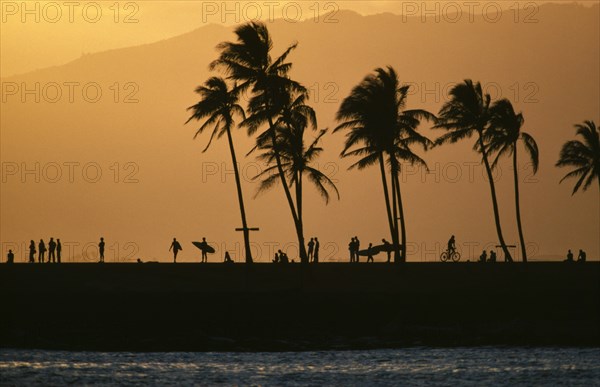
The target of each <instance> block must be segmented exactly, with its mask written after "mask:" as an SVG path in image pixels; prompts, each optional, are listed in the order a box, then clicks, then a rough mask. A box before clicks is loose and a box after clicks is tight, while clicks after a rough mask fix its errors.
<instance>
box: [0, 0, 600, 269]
mask: <svg viewBox="0 0 600 387" xmlns="http://www.w3.org/2000/svg"><path fill="white" fill-rule="evenodd" d="M548 3H550V2H539V1H538V2H522V3H521V5H522V6H523V7H524V8H517V7H515V5H514V4H515V2H494V1H484V2H473V3H470V2H453V1H444V2H428V3H427V4H428V5H427V7H429V8H422V4H424V3H423V2H420V1H417V2H411V1H406V2H402V1H337V2H311V1H306V2H292V1H287V2H267V1H265V2H263V1H259V2H239V3H236V2H227V4H228V5H227V7H231V8H228V9H223V8H222V7H223V4H224V3H223V2H221V1H217V2H206V1H205V2H197V1H173V2H162V1H139V2H125V1H123V2H118V3H116V4H117V6H116V7H115V3H113V2H109V1H107V2H74V3H69V4H71V5H68V6H67V5H65V3H64V2H49V1H41V2H20V1H18V2H13V1H1V10H2V20H1V21H2V23H1V34H0V43H1V52H0V58H1V59H0V61H1V62H0V66H1V73H0V75H1V76H2V105H1V109H2V110H1V113H2V114H0V116H1V118H0V120H1V121H0V123H1V126H0V130H1V132H0V133H1V143H0V150H1V161H2V182H1V190H0V192H1V202H0V226H1V227H0V232H1V235H0V241H1V243H2V257H3V259H4V257H5V256H6V251H7V250H8V248H13V249H16V250H17V251H18V255H17V260H21V259H23V258H22V257H23V256H24V244H25V243H28V241H29V240H30V239H33V240H36V241H38V240H39V239H40V238H44V239H45V240H48V239H49V238H50V237H51V236H54V237H59V238H61V236H62V240H63V241H67V242H69V243H72V246H74V247H73V257H74V259H82V256H85V255H86V254H87V252H88V251H91V252H92V253H90V254H91V255H93V256H94V257H95V255H94V254H95V252H94V251H95V250H94V249H95V246H96V244H97V242H98V239H99V238H100V236H105V237H106V238H107V241H108V246H110V248H112V249H113V253H111V254H113V256H114V257H116V258H115V260H119V259H120V260H132V259H134V258H137V257H142V258H144V259H153V260H169V253H168V251H167V250H168V246H169V243H170V240H171V239H172V238H173V236H176V237H178V239H180V240H181V241H182V242H183V246H184V251H183V252H182V261H194V260H197V259H198V254H197V253H196V251H194V250H193V249H194V248H193V246H191V245H190V243H189V242H190V241H192V240H200V239H201V237H202V236H206V237H207V239H208V240H209V241H210V242H211V243H212V244H213V245H215V246H217V247H218V249H217V250H218V253H217V254H216V255H215V256H213V260H215V261H216V260H221V259H222V257H221V255H222V253H223V250H236V251H237V252H238V253H235V252H234V259H236V260H240V257H239V243H240V242H241V239H242V238H241V233H236V232H235V231H234V228H235V227H240V219H239V211H238V207H237V201H236V200H237V199H236V197H235V183H234V180H233V177H232V175H231V166H230V163H231V159H230V157H229V152H228V148H227V145H226V141H225V139H221V140H219V141H217V142H216V143H214V144H213V145H212V146H211V149H209V151H207V152H206V153H202V150H203V149H204V147H205V145H206V143H207V141H208V137H207V135H202V136H199V138H198V139H196V140H193V139H192V138H193V135H194V133H195V130H196V129H197V128H198V127H199V124H197V123H193V124H188V125H184V122H185V121H186V120H187V118H188V117H189V112H187V111H186V108H187V107H188V106H191V105H192V104H194V103H195V102H197V95H195V94H194V93H193V90H194V88H195V87H196V86H198V85H199V84H201V83H202V82H204V81H205V80H206V79H208V77H209V76H212V75H215V74H214V73H210V72H209V71H208V64H209V63H210V62H211V61H212V60H214V59H215V58H216V56H217V52H216V51H215V46H216V45H217V44H218V43H220V42H221V41H224V40H233V39H234V35H233V33H232V29H233V26H234V25H236V24H238V23H242V22H246V21H248V20H250V19H252V18H255V16H256V15H257V12H260V13H261V15H262V19H263V20H266V21H268V22H269V24H268V25H269V29H270V30H271V34H272V37H273V40H274V42H275V45H274V46H275V47H274V55H278V54H279V53H281V52H282V50H283V48H284V47H285V46H286V45H288V44H290V43H292V42H294V41H296V40H297V41H298V42H299V46H298V49H297V50H296V51H294V52H293V53H292V55H291V56H290V58H289V60H290V61H291V62H293V64H294V67H293V70H292V72H291V76H292V77H293V78H295V79H298V80H299V81H300V82H302V83H303V84H304V85H306V86H307V88H308V89H309V90H311V103H312V104H313V106H314V108H315V110H316V113H317V116H318V118H319V128H325V127H328V128H330V129H332V128H334V127H335V126H336V122H335V119H334V117H335V112H336V111H337V109H338V108H339V105H340V103H341V101H342V100H343V98H344V97H346V96H347V95H348V93H349V92H350V90H351V89H352V87H353V86H355V85H356V84H357V83H358V82H360V80H361V79H362V78H363V77H364V76H365V75H367V74H368V73H369V72H371V71H373V70H374V69H375V68H376V67H383V66H386V65H392V66H394V68H396V70H397V71H398V73H399V74H400V77H401V80H402V81H403V82H406V83H409V84H411V85H413V88H412V89H411V95H410V97H409V107H410V108H424V109H427V110H429V111H431V112H433V113H437V112H438V111H439V109H440V107H441V106H442V103H443V102H444V100H445V98H446V93H447V90H448V88H449V87H450V86H451V85H452V84H455V83H457V82H460V81H461V80H463V79H465V78H472V79H474V80H475V81H478V80H479V81H481V82H482V83H483V84H484V85H485V86H486V91H488V92H489V93H490V94H492V97H493V98H500V97H507V98H510V99H511V100H512V101H513V102H514V104H515V108H516V109H517V110H518V111H523V114H524V116H525V119H526V121H525V126H524V130H525V131H527V132H528V133H530V134H532V135H533V136H534V137H535V138H536V140H537V142H538V145H539V146H540V155H541V157H540V171H539V173H538V174H537V175H535V176H534V175H533V174H532V173H531V169H530V165H528V164H527V163H526V162H525V161H524V162H523V165H521V167H520V170H521V178H522V182H523V184H522V187H521V204H522V217H523V224H524V231H525V239H526V240H527V241H528V242H529V243H530V244H531V245H530V246H529V248H530V250H531V253H532V255H533V256H534V259H535V258H536V257H537V258H538V259H554V260H557V259H562V257H563V256H564V255H565V254H566V251H567V249H572V250H573V251H574V252H577V250H578V249H580V248H583V249H585V250H586V251H588V258H590V259H598V257H599V255H600V237H599V235H600V204H599V203H600V200H599V193H598V187H597V184H596V185H592V187H590V189H589V190H588V191H587V192H584V193H578V194H576V195H574V196H571V190H572V187H573V184H574V181H572V180H570V181H566V182H564V183H562V184H560V185H559V184H558V181H559V180H560V178H561V177H562V176H564V174H565V173H567V172H568V169H557V168H555V167H554V164H555V163H556V161H557V159H558V153H559V150H560V147H561V146H562V144H563V143H564V142H566V141H568V140H571V139H575V130H574V129H573V125H574V124H577V123H582V122H583V121H584V120H593V121H595V122H596V124H597V125H598V124H600V86H599V85H600V79H599V77H600V76H599V72H600V71H599V68H600V55H599V50H600V49H599V47H600V24H599V15H598V14H599V12H598V10H599V2H598V1H584V2H579V3H578V4H577V3H574V2H569V3H567V2H552V3H557V4H548ZM23 4H25V7H28V8H27V9H23V8H22V6H23ZM99 4H101V6H98V5H99ZM499 4H502V11H500V12H501V15H499V14H498V12H497V10H498V6H499ZM299 5H300V6H299ZM236 7H237V8H236ZM592 7H593V8H592ZM470 9H471V10H473V11H474V16H473V17H472V18H473V20H470V19H471V16H470V15H469V13H468V12H469V10H470ZM342 10H352V11H354V12H356V13H358V15H357V14H354V13H349V12H343V11H342ZM25 11H27V12H25ZM98 12H100V13H98ZM329 12H333V14H330V16H328V17H325V16H324V15H326V14H328V13H329ZM457 12H459V13H460V17H459V16H457ZM382 13H389V14H382ZM59 14H60V15H59ZM402 14H404V16H399V15H402ZM59 16H60V17H59ZM270 16H273V19H274V20H273V21H271V20H269V19H270ZM36 18H37V19H36ZM96 19H97V20H96ZM115 49H119V50H115ZM52 66H56V67H52ZM36 83H40V84H41V85H42V86H41V87H42V89H41V101H35V98H36V95H31V94H30V95H27V93H26V92H25V93H24V94H23V90H21V89H20V88H21V86H22V85H25V87H29V88H31V87H34V86H33V85H34V84H36ZM89 83H97V84H98V85H100V86H99V87H100V88H101V94H102V95H101V96H99V97H98V99H99V102H98V103H96V102H95V101H94V102H92V103H90V101H89V99H90V94H85V93H84V95H83V98H81V95H82V93H81V90H80V88H81V87H82V85H84V86H85V85H87V84H89ZM55 84H58V85H59V87H61V88H62V89H61V92H62V95H61V96H60V97H57V99H58V100H59V101H58V102H57V103H54V102H48V100H49V99H52V95H53V94H52V93H53V92H54V91H53V89H52V90H51V87H50V88H49V89H47V88H46V86H48V85H55ZM68 84H77V86H74V87H75V88H76V89H75V96H74V101H68V100H67V99H68V98H67V94H68V86H65V85H68ZM60 85H62V86H60ZM13 88H15V89H13ZM88 91H89V90H88ZM93 91H94V90H92V92H93ZM33 94H36V92H33ZM37 94H40V93H37ZM37 97H40V95H37ZM430 127H431V124H429V123H424V124H423V125H422V126H421V128H420V131H421V132H422V133H423V134H425V135H426V136H428V137H430V138H432V139H435V138H436V137H437V136H439V135H440V134H441V132H440V131H438V130H431V129H430ZM235 134H236V137H235V141H236V147H237V153H238V158H240V159H241V168H242V173H243V185H244V195H245V201H246V206H247V209H248V217H249V222H250V226H255V227H260V228H261V231H259V232H257V233H254V234H252V240H253V242H255V243H256V245H257V249H259V250H261V254H262V255H261V258H260V261H262V262H267V261H268V260H270V259H271V253H272V252H273V249H276V248H281V247H282V246H293V244H294V242H295V235H294V232H293V227H292V222H291V216H290V214H289V209H288V208H287V204H286V203H285V201H284V200H283V193H282V192H281V189H280V188H279V187H278V188H277V189H274V190H272V192H267V193H265V194H262V195H260V196H258V197H257V198H255V199H254V193H255V189H256V183H255V182H254V181H252V177H253V176H254V175H255V174H256V172H257V171H260V168H262V166H261V165H260V164H258V163H257V162H256V160H255V159H254V157H253V156H248V157H244V156H245V155H246V153H247V152H248V151H249V150H250V149H251V147H252V143H253V142H252V139H251V138H248V136H246V135H245V133H242V131H237V132H236V133H235ZM311 135H312V134H311ZM343 139H344V134H341V133H340V134H328V135H327V136H326V137H325V138H324V141H323V146H324V148H325V152H324V154H323V156H322V158H321V159H320V160H319V161H318V162H319V165H320V169H321V170H324V171H325V172H326V173H327V174H328V175H329V176H331V177H332V178H334V179H335V181H336V183H337V184H338V188H339V189H340V193H341V200H340V201H339V202H338V201H336V200H334V201H332V203H331V204H330V205H328V206H326V205H325V203H324V202H323V201H322V200H321V198H320V197H319V196H318V194H317V193H316V191H315V190H314V189H313V188H312V187H307V188H306V191H305V192H306V193H305V197H306V199H305V200H306V202H305V203H306V206H305V211H306V213H305V219H306V220H305V221H306V226H305V227H306V229H307V230H306V232H305V234H306V237H311V236H315V235H316V236H319V239H320V240H322V241H323V242H322V243H323V244H322V248H323V249H324V250H325V249H327V250H326V251H325V252H324V253H325V254H327V257H328V258H329V259H330V260H347V243H348V240H349V239H350V237H351V236H354V235H358V236H359V237H360V238H361V241H362V242H363V244H364V245H365V246H366V245H368V243H369V242H374V243H377V242H378V241H379V240H381V238H388V239H389V230H386V227H387V224H386V221H385V207H384V205H383V194H382V191H381V187H380V185H381V183H380V179H379V175H378V170H377V168H370V169H367V170H365V171H347V168H348V166H349V165H350V164H351V162H352V160H340V158H339V157H338V156H339V153H340V151H341V149H342V143H343ZM473 140H474V139H471V140H470V141H465V142H464V143H460V144H456V145H448V146H446V147H440V148H436V149H434V150H432V151H429V152H427V153H421V155H422V156H423V157H424V158H425V159H426V160H427V161H428V163H429V165H430V168H431V169H432V172H431V173H429V174H428V173H426V171H424V170H417V169H411V168H410V167H406V169H405V173H404V175H403V177H402V180H401V182H402V184H403V190H404V191H403V195H405V198H406V203H405V206H406V212H407V214H406V217H407V228H408V237H409V241H410V242H411V248H410V249H409V256H408V260H409V261H410V260H413V261H433V260H436V259H437V256H438V255H439V251H440V248H441V246H443V245H444V244H445V243H446V241H447V239H448V237H449V235H450V234H452V233H454V234H456V235H457V239H458V243H459V245H460V246H461V249H462V250H463V252H464V253H463V256H464V257H465V260H466V259H470V260H474V259H476V257H477V256H478V255H479V253H480V252H481V249H482V248H486V249H491V248H494V246H495V244H496V243H497V237H496V234H495V229H494V225H493V217H492V215H491V201H490V198H489V187H488V185H487V181H486V180H485V178H484V177H483V174H482V171H483V169H482V166H481V165H480V164H479V159H478V156H477V155H476V154H475V153H474V152H473V151H472V145H473ZM521 155H523V152H521ZM36 163H37V164H36ZM36 165H38V166H36ZM57 165H58V167H56V166H57ZM88 167H89V168H88ZM36 168H38V169H37V171H38V172H36ZM56 168H58V172H59V173H60V174H61V176H60V178H58V180H57V181H52V180H53V176H54V175H53V173H55V172H56ZM69 168H74V169H72V170H71V169H69ZM82 168H83V169H85V168H88V169H86V170H85V172H82ZM30 169H33V171H34V172H32V173H30V174H29V175H28V174H27V170H30ZM71 172H74V178H73V181H69V178H68V176H69V173H71ZM95 172H100V173H101V175H102V176H101V177H98V181H94V180H95V178H94V176H92V175H94V173H95ZM36 173H37V174H38V175H39V174H40V173H41V178H39V179H38V180H39V181H36ZM498 173H499V176H498V179H499V180H498V195H499V200H500V207H501V218H502V222H503V227H504V229H505V235H506V239H507V241H508V243H509V244H515V243H516V242H517V241H518V237H517V234H516V226H515V219H514V197H513V195H514V193H513V192H514V191H513V186H512V175H511V173H512V172H511V162H510V160H509V159H508V158H507V159H504V160H503V161H502V162H501V163H500V168H499V171H498ZM277 246H278V247H277ZM86 249H87V250H86ZM291 251H292V252H291V255H294V252H293V249H292V250H291ZM88 255H89V254H88ZM381 258H382V257H381V256H380V257H379V259H381ZM90 260H91V258H90Z"/></svg>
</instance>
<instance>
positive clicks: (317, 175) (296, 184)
mask: <svg viewBox="0 0 600 387" xmlns="http://www.w3.org/2000/svg"><path fill="white" fill-rule="evenodd" d="M277 129H278V134H277V136H278V141H277V146H278V148H279V149H278V153H279V155H280V157H281V161H282V167H283V170H284V171H285V173H286V175H287V178H288V181H289V185H290V188H294V189H295V193H296V212H297V214H298V218H299V220H300V225H301V227H303V218H302V203H303V200H302V193H303V192H302V189H303V177H305V176H306V178H307V179H308V180H309V181H310V182H312V183H313V184H314V186H315V187H316V188H317V191H318V192H319V194H320V195H321V196H322V197H323V199H324V200H325V203H326V204H327V203H329V197H330V195H329V190H333V191H334V192H335V194H336V196H337V197H338V199H339V197H340V195H339V192H338V190H337V187H336V186H335V184H334V183H333V181H331V179H330V178H329V177H327V175H325V174H324V173H323V172H321V171H319V170H318V169H316V168H314V167H313V166H311V163H312V162H314V161H315V160H316V159H317V158H318V156H319V155H320V154H321V153H322V152H323V148H322V147H320V146H319V145H318V143H319V141H320V140H321V138H322V137H323V135H325V133H327V129H323V130H321V131H320V132H319V134H318V135H317V137H316V138H315V139H314V140H313V141H312V143H310V145H309V146H308V147H307V146H306V144H305V142H304V130H303V129H302V128H301V127H300V128H298V127H289V126H281V127H277ZM257 141H258V144H257V147H256V149H259V150H262V151H263V153H261V154H260V155H259V156H258V159H259V160H262V161H264V162H265V163H266V164H267V165H270V166H269V167H267V168H265V170H264V171H262V172H261V173H259V174H258V175H257V176H255V177H254V179H262V180H261V182H260V185H259V187H258V190H257V195H258V194H260V193H262V192H264V191H266V190H268V189H270V188H271V187H273V185H274V184H275V183H276V181H277V178H278V175H277V165H273V163H274V162H275V150H274V149H273V143H272V142H271V140H270V138H269V137H268V136H261V137H259V138H258V140H257Z"/></svg>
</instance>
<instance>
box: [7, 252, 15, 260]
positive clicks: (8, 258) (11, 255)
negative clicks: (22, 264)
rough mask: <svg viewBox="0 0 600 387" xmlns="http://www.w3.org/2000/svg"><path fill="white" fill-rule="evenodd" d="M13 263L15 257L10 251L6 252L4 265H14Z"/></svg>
mask: <svg viewBox="0 0 600 387" xmlns="http://www.w3.org/2000/svg"><path fill="white" fill-rule="evenodd" d="M14 262H15V255H14V254H13V252H12V250H8V254H6V263H14Z"/></svg>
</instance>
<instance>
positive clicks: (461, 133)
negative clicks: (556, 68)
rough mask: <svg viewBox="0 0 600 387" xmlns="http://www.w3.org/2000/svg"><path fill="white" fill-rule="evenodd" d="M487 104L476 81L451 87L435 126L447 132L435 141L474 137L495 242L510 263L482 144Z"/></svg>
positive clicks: (453, 140)
mask: <svg viewBox="0 0 600 387" xmlns="http://www.w3.org/2000/svg"><path fill="white" fill-rule="evenodd" d="M490 102H491V98H490V95H489V94H485V95H484V94H483V91H482V88H481V84H480V83H479V82H477V83H475V84H474V83H473V81H472V80H470V79H467V80H465V81H464V82H463V83H460V84H458V85H456V86H454V87H453V88H452V89H451V90H450V100H449V101H448V102H446V103H445V104H444V105H443V106H442V108H441V110H440V112H439V114H438V123H437V124H436V125H435V126H434V127H435V128H441V129H445V130H447V133H445V134H444V135H442V136H441V137H440V138H438V139H437V141H436V143H437V144H438V145H440V144H445V143H455V142H457V141H459V140H463V139H465V138H470V137H471V136H473V134H477V137H478V138H477V144H476V146H475V148H476V149H477V150H478V151H479V152H480V153H481V156H482V159H483V163H484V165H485V170H486V172H487V176H488V181H489V184H490V191H491V194H492V206H493V209H494V220H495V222H496V232H497V234H498V240H499V242H500V245H501V246H502V250H503V251H504V256H505V257H506V259H507V260H508V261H509V262H512V256H511V254H510V252H509V251H508V247H507V246H506V243H505V242H504V237H503V236H502V227H501V225H500V214H499V210H498V200H497V198H496V188H495V185H494V179H493V176H492V168H491V166H490V163H489V160H488V150H487V148H486V146H485V144H484V133H485V131H486V130H487V129H488V127H489V122H490V119H491V113H490Z"/></svg>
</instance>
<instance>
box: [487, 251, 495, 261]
mask: <svg viewBox="0 0 600 387" xmlns="http://www.w3.org/2000/svg"><path fill="white" fill-rule="evenodd" d="M488 262H491V263H496V252H495V251H492V250H490V259H488Z"/></svg>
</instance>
